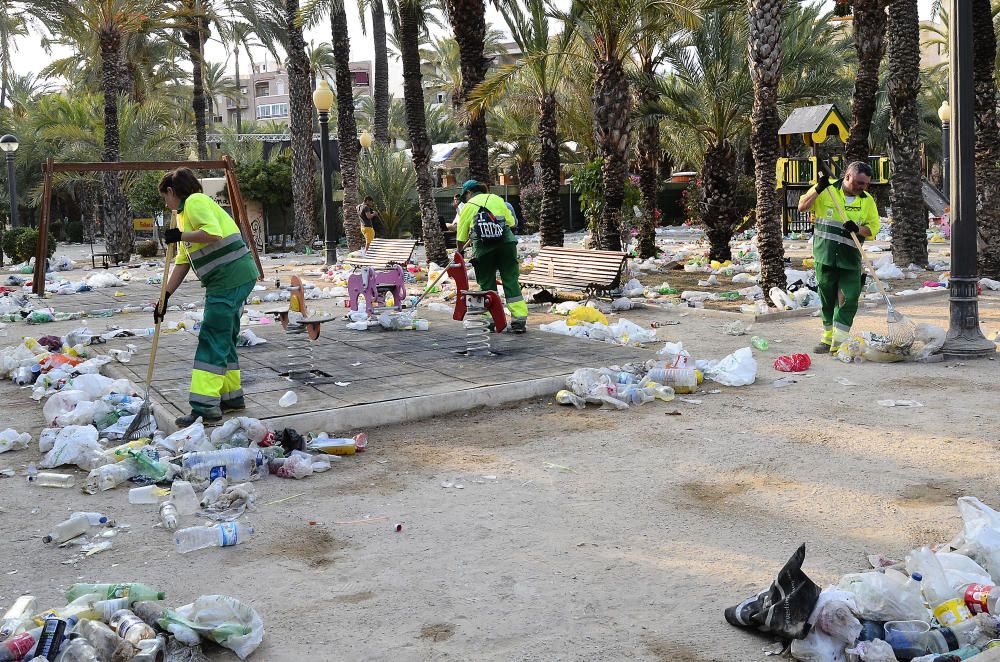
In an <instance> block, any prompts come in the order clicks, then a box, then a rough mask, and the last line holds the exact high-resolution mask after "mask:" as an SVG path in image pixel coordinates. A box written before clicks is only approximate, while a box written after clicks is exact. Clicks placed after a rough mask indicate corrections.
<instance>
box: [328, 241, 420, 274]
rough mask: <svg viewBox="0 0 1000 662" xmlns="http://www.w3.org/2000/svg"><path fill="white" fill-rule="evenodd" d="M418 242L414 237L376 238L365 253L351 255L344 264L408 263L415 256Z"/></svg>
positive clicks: (377, 265)
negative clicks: (414, 252)
mask: <svg viewBox="0 0 1000 662" xmlns="http://www.w3.org/2000/svg"><path fill="white" fill-rule="evenodd" d="M416 248H417V242H416V241H414V240H412V239H376V240H375V241H373V242H372V245H371V247H370V248H369V249H368V251H367V252H366V254H365V255H360V256H357V257H349V258H347V259H346V260H344V264H349V265H351V266H355V267H388V266H389V265H392V264H406V263H407V262H408V261H409V260H410V258H412V257H413V251H414V250H416Z"/></svg>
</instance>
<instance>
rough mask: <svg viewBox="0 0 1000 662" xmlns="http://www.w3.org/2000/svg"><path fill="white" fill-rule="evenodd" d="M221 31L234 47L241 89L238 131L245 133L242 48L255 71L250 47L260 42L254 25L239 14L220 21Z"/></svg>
mask: <svg viewBox="0 0 1000 662" xmlns="http://www.w3.org/2000/svg"><path fill="white" fill-rule="evenodd" d="M219 32H220V36H221V38H222V39H223V42H224V43H228V44H229V45H231V47H232V49H233V61H234V65H235V68H236V71H235V76H234V77H235V79H236V84H237V86H239V87H240V89H241V92H240V97H239V98H238V99H237V100H236V133H243V105H242V102H243V93H242V86H243V80H242V79H241V78H240V48H241V47H242V48H243V49H244V50H246V52H247V57H249V58H250V70H251V71H253V51H251V50H250V48H251V46H259V45H260V44H259V43H258V42H256V41H255V40H254V39H253V36H254V28H253V26H252V25H250V24H249V23H247V22H246V21H245V20H242V19H241V18H239V17H238V16H234V17H232V18H230V19H229V20H228V21H222V22H220V24H219ZM248 89H249V87H248Z"/></svg>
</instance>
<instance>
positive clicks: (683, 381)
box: [646, 367, 698, 393]
mask: <svg viewBox="0 0 1000 662" xmlns="http://www.w3.org/2000/svg"><path fill="white" fill-rule="evenodd" d="M646 379H647V380H648V381H651V382H656V383H657V384H663V385H664V386H669V387H670V388H672V389H674V393H694V392H695V391H697V390H698V373H697V371H696V370H695V369H694V368H661V367H654V368H652V369H651V370H650V371H649V372H648V373H646Z"/></svg>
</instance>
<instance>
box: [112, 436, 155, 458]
mask: <svg viewBox="0 0 1000 662" xmlns="http://www.w3.org/2000/svg"><path fill="white" fill-rule="evenodd" d="M148 445H149V439H147V438H145V437H143V438H142V439H136V440H135V441H129V442H126V443H124V444H119V445H118V446H115V447H114V448H109V449H107V450H106V451H104V455H105V456H106V457H108V458H110V459H111V460H112V461H114V462H121V461H122V460H124V459H126V458H128V456H129V455H128V452H129V450H133V449H134V450H139V449H140V448H142V447H143V446H148Z"/></svg>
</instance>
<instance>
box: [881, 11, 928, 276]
mask: <svg viewBox="0 0 1000 662" xmlns="http://www.w3.org/2000/svg"><path fill="white" fill-rule="evenodd" d="M887 32H888V53H887V55H888V57H887V61H888V69H887V86H888V90H889V108H890V112H891V116H890V123H891V127H890V131H889V154H890V156H891V157H892V161H893V175H892V191H891V193H890V200H891V201H892V257H893V260H894V261H895V262H896V264H899V265H908V264H913V263H915V264H919V265H926V264H927V212H926V210H925V209H924V203H923V191H922V184H921V181H920V151H919V150H920V135H919V130H920V123H919V113H918V109H917V96H918V95H919V93H920V16H919V14H918V12H917V2H916V0H890V2H889V19H888V25H887Z"/></svg>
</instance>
